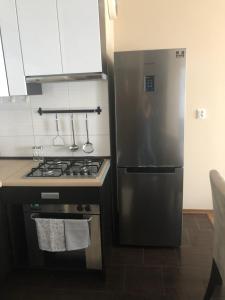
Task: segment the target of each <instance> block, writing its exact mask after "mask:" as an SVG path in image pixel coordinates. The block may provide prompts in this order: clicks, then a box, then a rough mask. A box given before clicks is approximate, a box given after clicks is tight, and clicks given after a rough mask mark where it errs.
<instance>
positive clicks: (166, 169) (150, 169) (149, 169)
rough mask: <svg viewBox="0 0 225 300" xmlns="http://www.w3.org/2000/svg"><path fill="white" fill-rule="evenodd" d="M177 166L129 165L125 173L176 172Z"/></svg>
mask: <svg viewBox="0 0 225 300" xmlns="http://www.w3.org/2000/svg"><path fill="white" fill-rule="evenodd" d="M176 169H177V167H128V168H126V169H125V173H134V174H137V173H142V174H143V173H146V174H175V173H176Z"/></svg>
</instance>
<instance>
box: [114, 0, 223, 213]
mask: <svg viewBox="0 0 225 300" xmlns="http://www.w3.org/2000/svg"><path fill="white" fill-rule="evenodd" d="M178 47H184V48H187V84H186V115H185V153H184V168H185V172H184V208H190V209H195V208H196V209H210V208H212V201H211V194H210V193H211V192H210V186H209V179H208V172H209V170H210V169H211V168H217V169H218V170H219V171H221V173H222V174H223V175H225V1H224V0H119V15H118V18H117V20H116V22H115V48H116V50H117V51H118V50H120V51H122V50H138V49H160V48H178ZM201 107H203V108H206V109H207V114H208V116H207V119H205V120H197V119H195V109H196V108H201Z"/></svg>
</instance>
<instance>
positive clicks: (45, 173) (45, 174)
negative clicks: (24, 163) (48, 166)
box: [42, 170, 54, 176]
mask: <svg viewBox="0 0 225 300" xmlns="http://www.w3.org/2000/svg"><path fill="white" fill-rule="evenodd" d="M42 172H43V175H44V176H48V175H49V176H50V175H53V173H54V170H43V171H42Z"/></svg>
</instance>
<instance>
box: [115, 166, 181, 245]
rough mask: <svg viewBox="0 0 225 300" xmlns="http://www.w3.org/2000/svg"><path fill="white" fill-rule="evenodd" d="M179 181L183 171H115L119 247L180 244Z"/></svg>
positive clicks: (173, 169) (125, 169)
mask: <svg viewBox="0 0 225 300" xmlns="http://www.w3.org/2000/svg"><path fill="white" fill-rule="evenodd" d="M182 181H183V169H182V168H119V169H118V214H119V239H120V244H122V245H136V246H171V247H177V246H179V245H180V243H181V228H182Z"/></svg>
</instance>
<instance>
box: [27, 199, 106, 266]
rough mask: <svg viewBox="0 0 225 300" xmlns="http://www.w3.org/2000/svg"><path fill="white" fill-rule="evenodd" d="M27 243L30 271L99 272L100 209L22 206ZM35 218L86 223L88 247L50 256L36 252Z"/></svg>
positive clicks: (36, 204)
mask: <svg viewBox="0 0 225 300" xmlns="http://www.w3.org/2000/svg"><path fill="white" fill-rule="evenodd" d="M23 212H24V219H25V229H26V240H27V248H28V256H29V266H30V267H31V268H50V269H88V270H102V243H101V224H100V207H99V205H97V204H90V205H89V204H84V205H83V204H49V203H44V204H42V203H32V204H30V203H29V204H24V205H23ZM35 218H46V219H64V220H67V219H87V220H88V226H89V235H90V244H89V246H88V247H87V248H85V249H81V250H75V251H74V250H73V251H61V252H49V251H43V250H40V248H39V242H38V233H37V228H36V223H35Z"/></svg>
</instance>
